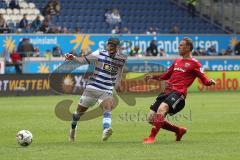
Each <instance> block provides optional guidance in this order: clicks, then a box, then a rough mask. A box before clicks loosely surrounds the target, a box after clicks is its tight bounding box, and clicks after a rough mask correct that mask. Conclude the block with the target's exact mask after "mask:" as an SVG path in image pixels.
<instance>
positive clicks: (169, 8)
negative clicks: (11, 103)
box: [0, 0, 224, 33]
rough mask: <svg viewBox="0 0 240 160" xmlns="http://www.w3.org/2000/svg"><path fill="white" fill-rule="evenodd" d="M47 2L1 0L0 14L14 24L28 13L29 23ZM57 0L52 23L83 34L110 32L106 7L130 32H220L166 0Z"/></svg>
mask: <svg viewBox="0 0 240 160" xmlns="http://www.w3.org/2000/svg"><path fill="white" fill-rule="evenodd" d="M47 2H48V1H47V0H20V7H21V9H20V10H18V9H14V10H11V9H5V8H4V7H5V6H6V4H5V2H2V1H1V2H0V7H1V9H0V13H3V14H4V16H5V19H6V20H7V21H8V23H9V25H11V26H15V27H16V26H17V22H18V21H19V20H20V19H21V18H22V14H24V13H28V14H29V15H30V16H28V19H29V21H30V22H31V21H33V20H34V19H35V18H36V16H37V15H38V14H40V11H42V10H43V8H44V7H45V5H46V4H47ZM60 3H61V10H60V15H59V16H55V17H53V19H52V23H53V24H54V25H59V26H61V27H67V28H68V29H71V30H75V28H76V27H80V28H81V31H82V32H83V33H111V30H112V28H111V27H109V25H108V24H107V23H106V22H105V17H104V14H105V12H106V10H107V9H111V8H117V9H118V10H119V12H120V15H121V18H122V23H121V27H125V26H126V27H128V28H129V30H130V31H131V33H145V32H146V30H147V29H148V28H149V27H154V28H157V33H169V31H170V29H171V27H172V26H173V25H177V26H178V28H179V29H180V33H224V31H223V30H221V29H219V28H218V27H216V26H214V25H212V24H211V23H209V22H208V21H205V20H203V19H201V18H200V17H198V16H197V17H195V18H192V17H191V16H189V14H188V13H187V10H186V9H185V8H181V7H179V6H178V5H176V4H175V3H172V2H171V1H166V0H148V1H146V0H130V1H129V0H114V1H113V0H104V1H100V0H88V1H85V0H72V1H69V0H61V1H60ZM41 19H43V16H42V15H41ZM12 23H13V24H12Z"/></svg>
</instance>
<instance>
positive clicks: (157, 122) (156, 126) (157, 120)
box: [149, 114, 164, 138]
mask: <svg viewBox="0 0 240 160" xmlns="http://www.w3.org/2000/svg"><path fill="white" fill-rule="evenodd" d="M163 122H164V116H163V115H162V114H157V115H156V116H155V117H154V118H153V127H152V130H151V133H150V135H149V137H152V138H155V137H156V135H157V134H158V132H159V130H160V128H161V127H162V126H163Z"/></svg>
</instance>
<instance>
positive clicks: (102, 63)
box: [85, 50, 127, 93]
mask: <svg viewBox="0 0 240 160" xmlns="http://www.w3.org/2000/svg"><path fill="white" fill-rule="evenodd" d="M126 59H127V57H126V56H125V55H123V54H121V53H119V52H118V53H116V55H115V56H114V57H111V56H110V55H109V53H108V51H106V50H96V51H95V52H93V53H92V54H90V55H88V56H86V57H85V61H86V62H87V63H94V64H95V66H94V71H93V74H92V75H91V76H90V78H89V80H88V83H87V86H86V88H91V89H96V90H101V91H105V92H110V93H112V91H113V88H114V86H115V84H117V83H119V82H120V81H121V74H122V70H123V66H124V64H125V61H126Z"/></svg>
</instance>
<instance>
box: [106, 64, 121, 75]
mask: <svg viewBox="0 0 240 160" xmlns="http://www.w3.org/2000/svg"><path fill="white" fill-rule="evenodd" d="M103 69H104V70H105V71H108V72H111V73H115V74H116V73H117V71H118V67H116V66H113V65H110V64H107V63H104V65H103Z"/></svg>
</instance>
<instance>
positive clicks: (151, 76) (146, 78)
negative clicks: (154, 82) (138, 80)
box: [144, 74, 153, 81]
mask: <svg viewBox="0 0 240 160" xmlns="http://www.w3.org/2000/svg"><path fill="white" fill-rule="evenodd" d="M152 78H153V75H151V74H145V75H144V80H145V81H148V80H149V79H152Z"/></svg>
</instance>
